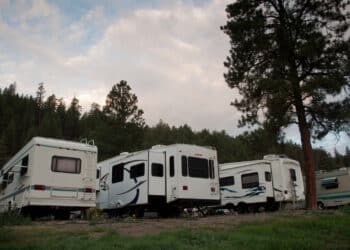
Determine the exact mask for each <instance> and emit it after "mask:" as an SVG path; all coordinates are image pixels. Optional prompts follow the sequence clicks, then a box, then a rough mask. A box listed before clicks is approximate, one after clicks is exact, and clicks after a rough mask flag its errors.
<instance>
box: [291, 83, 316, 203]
mask: <svg viewBox="0 0 350 250" xmlns="http://www.w3.org/2000/svg"><path fill="white" fill-rule="evenodd" d="M293 87H294V100H295V107H296V111H297V116H298V125H299V132H300V138H301V145H302V149H303V154H304V164H305V165H304V166H305V177H306V208H307V209H315V208H316V205H317V199H316V178H315V163H314V157H313V152H312V146H311V141H310V130H309V127H308V124H307V122H306V115H305V108H304V104H303V101H302V98H301V90H300V86H299V84H294V85H293Z"/></svg>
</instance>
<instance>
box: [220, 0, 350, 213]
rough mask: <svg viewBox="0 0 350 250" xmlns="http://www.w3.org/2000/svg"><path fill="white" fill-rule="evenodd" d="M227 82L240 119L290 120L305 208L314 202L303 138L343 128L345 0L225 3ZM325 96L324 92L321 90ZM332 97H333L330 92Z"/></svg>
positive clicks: (347, 109) (347, 103)
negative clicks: (300, 157)
mask: <svg viewBox="0 0 350 250" xmlns="http://www.w3.org/2000/svg"><path fill="white" fill-rule="evenodd" d="M226 12H227V14H228V21H227V23H226V25H225V26H224V27H222V30H223V31H224V32H225V33H226V34H227V35H228V36H229V37H230V45H231V49H230V55H229V57H228V58H227V60H226V62H225V66H226V67H227V69H228V72H227V73H226V74H225V79H226V82H227V83H228V85H229V87H231V88H237V89H238V90H239V93H240V94H241V95H242V97H243V98H242V99H240V100H235V102H234V103H233V105H234V106H235V107H236V108H237V109H238V110H240V111H242V112H243V116H242V119H241V123H240V125H246V124H259V121H260V120H259V118H260V117H263V118H264V119H265V120H266V122H267V123H268V124H273V125H274V126H275V127H283V126H288V125H289V124H291V123H297V124H298V127H299V132H300V136H301V142H302V148H303V153H304V162H305V167H306V171H305V174H306V197H307V207H308V208H310V209H313V208H315V207H316V186H315V174H314V169H315V166H314V158H313V155H312V147H311V143H310V137H311V136H314V137H315V138H322V137H323V136H325V135H326V134H327V133H328V132H329V131H335V132H339V131H342V130H344V131H347V132H348V133H350V126H349V114H350V97H349V96H348V95H344V93H349V91H350V83H349V80H348V76H349V74H350V67H349V65H350V63H349V56H350V46H349V44H350V43H349V41H346V40H345V38H344V37H345V36H344V35H345V33H346V31H347V30H348V22H349V19H348V18H349V4H348V1H341V0H340V1H334V0H309V1H303V0H295V1H286V0H259V1H255V0H238V1H236V2H235V3H233V4H230V5H228V6H227V8H226ZM330 96H332V97H333V98H332V99H329V97H330ZM334 97H336V98H334Z"/></svg>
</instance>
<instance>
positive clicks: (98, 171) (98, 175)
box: [96, 169, 100, 179]
mask: <svg viewBox="0 0 350 250" xmlns="http://www.w3.org/2000/svg"><path fill="white" fill-rule="evenodd" d="M96 179H100V170H99V169H96Z"/></svg>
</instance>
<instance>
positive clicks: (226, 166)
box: [219, 160, 270, 170]
mask: <svg viewBox="0 0 350 250" xmlns="http://www.w3.org/2000/svg"><path fill="white" fill-rule="evenodd" d="M259 163H266V164H270V161H267V160H255V161H240V162H229V163H224V164H220V165H219V170H227V169H232V168H240V167H246V166H252V165H256V164H259Z"/></svg>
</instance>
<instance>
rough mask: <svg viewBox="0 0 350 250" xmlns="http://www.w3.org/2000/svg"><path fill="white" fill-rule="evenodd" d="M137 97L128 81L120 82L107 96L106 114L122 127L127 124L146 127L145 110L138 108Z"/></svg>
mask: <svg viewBox="0 0 350 250" xmlns="http://www.w3.org/2000/svg"><path fill="white" fill-rule="evenodd" d="M137 102H138V100H137V96H136V95H135V94H133V93H131V87H130V86H129V85H128V83H127V82H126V81H123V80H122V81H120V82H119V83H118V84H115V85H114V86H113V87H112V90H111V91H110V92H109V94H108V95H107V100H106V106H105V107H104V111H105V113H106V114H107V115H108V116H109V117H111V118H112V119H114V120H116V121H117V122H118V123H119V124H121V125H122V126H123V125H125V124H126V123H127V122H131V123H136V124H138V125H139V126H141V127H142V126H144V119H143V118H142V115H143V110H142V109H139V108H138V107H137Z"/></svg>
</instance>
